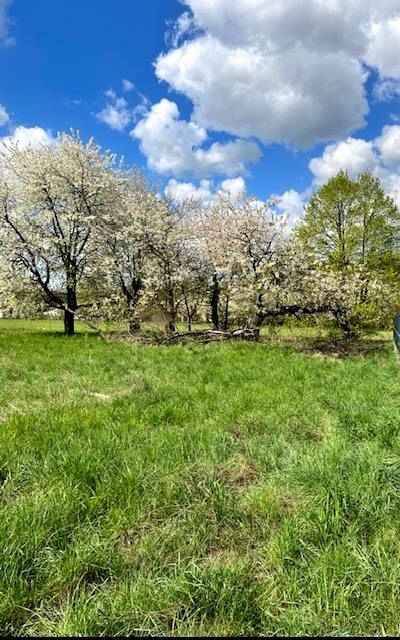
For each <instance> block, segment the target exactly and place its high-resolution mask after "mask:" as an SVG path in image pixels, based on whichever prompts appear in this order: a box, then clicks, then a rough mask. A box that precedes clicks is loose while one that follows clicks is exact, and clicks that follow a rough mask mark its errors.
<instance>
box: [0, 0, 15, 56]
mask: <svg viewBox="0 0 400 640" xmlns="http://www.w3.org/2000/svg"><path fill="white" fill-rule="evenodd" d="M12 1H13V0H0V43H1V44H3V45H5V46H6V47H7V46H11V45H13V44H15V38H14V37H13V36H10V26H11V21H10V18H9V16H8V9H9V7H10V5H11V3H12Z"/></svg>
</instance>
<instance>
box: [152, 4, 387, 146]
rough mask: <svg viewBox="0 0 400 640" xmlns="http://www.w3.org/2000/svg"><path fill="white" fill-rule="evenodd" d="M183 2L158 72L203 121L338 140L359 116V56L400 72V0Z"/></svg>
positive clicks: (307, 140)
mask: <svg viewBox="0 0 400 640" xmlns="http://www.w3.org/2000/svg"><path fill="white" fill-rule="evenodd" d="M185 4H186V5H187V6H188V7H189V8H190V9H191V11H192V13H190V12H188V11H186V12H185V13H183V14H182V16H181V17H180V18H179V20H178V22H177V24H176V33H177V34H179V38H178V39H177V40H176V41H175V42H174V43H173V44H174V45H175V46H174V48H172V49H171V50H170V51H169V52H167V53H166V54H163V55H160V57H159V58H158V60H157V62H156V74H157V76H158V78H159V79H161V80H165V81H166V82H167V83H168V84H169V85H170V86H171V87H172V88H173V89H175V90H177V91H179V92H182V93H183V94H185V95H186V96H187V97H188V98H190V100H191V101H192V102H193V105H194V113H193V120H194V121H195V122H196V123H197V124H198V125H199V126H201V127H205V128H209V129H213V130H217V131H226V132H228V133H231V134H232V135H237V136H255V137H258V138H259V139H260V140H263V141H265V142H281V143H285V144H288V145H292V146H296V147H305V146H309V145H312V144H314V143H316V142H318V141H334V140H337V139H340V138H342V137H343V135H347V134H349V133H350V132H351V131H352V130H354V129H356V128H359V127H360V126H362V125H363V124H364V122H365V115H366V114H367V112H368V104H367V101H366V99H365V95H364V84H365V80H366V78H367V74H366V72H365V69H364V68H363V63H364V62H367V63H368V64H369V65H371V66H373V67H374V68H375V69H377V70H378V71H379V73H380V74H381V76H382V78H383V77H387V76H396V75H399V74H400V66H399V65H400V62H399V61H400V53H399V46H400V37H399V34H398V28H399V23H400V7H399V3H398V0H381V1H380V2H379V3H376V1H375V0H363V1H362V2H360V0H329V1H326V2H321V0H308V2H307V3H304V0H268V1H266V0H240V1H238V0H235V1H233V0H212V1H211V0H185ZM194 27H197V32H196V31H195V30H194ZM185 33H189V39H188V40H187V41H186V42H184V43H183V44H182V45H181V46H179V47H176V45H177V43H178V41H179V39H181V38H182V37H183V36H184V35H185Z"/></svg>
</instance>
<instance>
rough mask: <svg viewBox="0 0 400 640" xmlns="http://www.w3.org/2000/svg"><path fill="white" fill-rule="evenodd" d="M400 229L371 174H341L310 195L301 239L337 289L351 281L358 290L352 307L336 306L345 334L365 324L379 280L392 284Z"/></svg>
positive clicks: (389, 200) (390, 202) (395, 214)
mask: <svg viewBox="0 0 400 640" xmlns="http://www.w3.org/2000/svg"><path fill="white" fill-rule="evenodd" d="M399 231H400V213H399V210H398V208H397V207H396V205H395V203H394V201H393V199H392V198H391V197H389V196H387V195H385V193H384V191H383V189H382V186H381V183H380V181H379V179H378V178H376V177H374V176H372V175H371V174H370V173H368V172H365V173H362V174H360V176H359V177H358V179H357V180H352V179H350V178H349V176H348V175H347V174H346V173H344V172H343V171H341V172H340V173H338V175H337V176H335V177H333V178H331V179H330V180H329V181H328V182H327V183H326V184H325V185H323V186H322V187H320V188H319V189H318V190H317V191H316V192H315V193H314V194H313V196H312V197H311V199H310V202H309V204H308V206H307V208H306V214H305V217H304V219H303V221H302V223H301V224H300V226H299V227H298V230H297V236H298V238H299V239H300V240H301V241H302V242H303V245H304V246H305V248H306V249H307V250H310V251H311V252H312V254H313V255H314V258H315V260H316V261H317V262H318V263H319V264H320V265H321V267H322V268H324V269H325V270H328V271H330V272H332V273H334V274H335V276H336V279H337V280H338V287H339V289H340V288H341V289H343V290H349V289H352V287H353V285H350V284H349V283H351V281H352V280H353V284H354V282H358V286H359V287H360V289H359V291H358V294H357V296H354V295H353V296H352V297H351V299H352V301H353V304H352V305H349V304H343V305H342V306H340V305H337V307H336V309H335V310H334V315H335V319H336V323H337V325H338V326H339V327H340V328H341V329H342V330H343V331H344V332H345V333H349V334H350V333H352V332H354V330H355V326H356V325H358V324H362V322H363V320H362V318H363V309H364V311H365V312H367V310H369V312H371V311H373V310H374V301H375V302H377V299H376V296H375V294H376V291H377V290H378V289H379V286H378V281H381V282H382V285H383V284H384V283H385V282H386V283H387V282H388V277H387V276H388V274H389V268H390V266H393V264H394V259H395V256H396V253H397V250H398V243H399ZM374 312H376V313H377V312H378V310H377V309H376V308H375V311H374ZM364 315H365V318H366V313H364Z"/></svg>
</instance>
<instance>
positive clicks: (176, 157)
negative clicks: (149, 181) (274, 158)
mask: <svg viewBox="0 0 400 640" xmlns="http://www.w3.org/2000/svg"><path fill="white" fill-rule="evenodd" d="M131 135H132V137H134V138H136V139H138V140H139V141H140V148H141V150H142V152H143V153H144V154H145V155H146V157H147V164H148V166H149V168H150V169H152V170H154V171H157V172H158V173H161V174H166V175H168V174H170V175H174V176H177V177H179V176H182V175H185V174H188V173H192V174H194V175H196V176H199V177H207V176H208V175H211V174H213V173H219V174H225V175H228V176H229V175H235V174H237V173H243V172H245V170H246V165H247V163H249V162H255V161H257V160H259V158H260V157H261V151H260V149H259V147H258V145H257V144H256V143H254V142H249V141H247V140H241V139H237V140H233V141H230V142H225V143H219V142H214V143H213V144H211V146H210V147H208V148H207V149H204V148H202V145H203V144H204V143H205V142H206V140H207V131H206V130H205V129H204V128H203V127H200V126H199V125H198V124H196V122H194V121H190V122H189V121H186V120H181V119H180V114H179V110H178V107H177V105H176V104H175V102H171V101H170V100H166V99H163V100H161V102H159V103H158V104H155V105H153V106H152V108H151V109H150V111H149V112H148V113H147V115H146V116H145V117H144V118H143V119H142V120H140V122H138V124H137V125H136V127H135V128H134V129H133V131H132V132H131Z"/></svg>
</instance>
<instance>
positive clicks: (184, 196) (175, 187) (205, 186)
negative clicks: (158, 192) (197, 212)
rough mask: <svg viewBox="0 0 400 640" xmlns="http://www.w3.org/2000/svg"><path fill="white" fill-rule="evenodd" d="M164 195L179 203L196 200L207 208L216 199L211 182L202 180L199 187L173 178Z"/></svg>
mask: <svg viewBox="0 0 400 640" xmlns="http://www.w3.org/2000/svg"><path fill="white" fill-rule="evenodd" d="M164 193H165V194H166V195H167V196H169V197H170V198H172V199H173V200H176V201H177V202H184V201H185V200H195V201H197V202H199V203H200V204H201V205H202V206H207V205H208V204H210V203H211V202H212V201H213V200H214V198H215V193H214V190H213V183H212V181H211V180H201V181H200V184H199V186H196V185H195V184H193V182H179V181H178V180H175V179H174V178H171V180H170V181H169V182H168V184H167V186H166V187H165V190H164Z"/></svg>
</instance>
